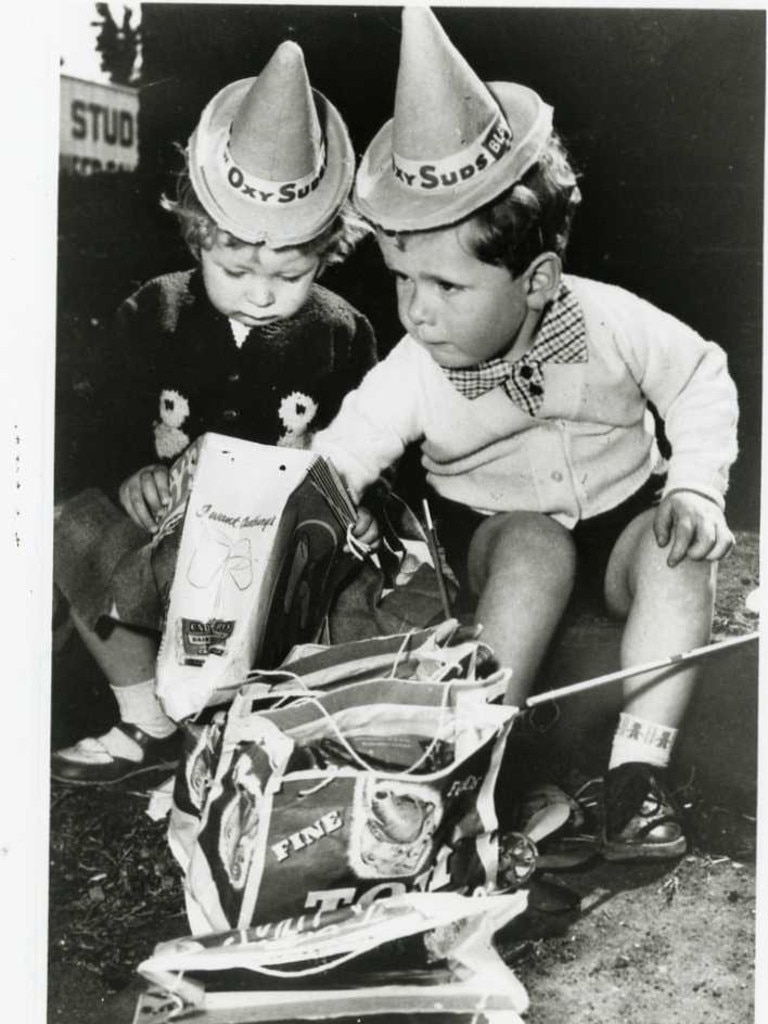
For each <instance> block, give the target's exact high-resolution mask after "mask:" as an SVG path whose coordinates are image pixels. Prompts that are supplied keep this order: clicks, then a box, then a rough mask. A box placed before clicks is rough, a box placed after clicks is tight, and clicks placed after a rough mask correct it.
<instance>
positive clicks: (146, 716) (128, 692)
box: [110, 679, 176, 740]
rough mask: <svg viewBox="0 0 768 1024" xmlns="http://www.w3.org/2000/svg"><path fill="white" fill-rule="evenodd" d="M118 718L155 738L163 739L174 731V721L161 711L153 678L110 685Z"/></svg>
mask: <svg viewBox="0 0 768 1024" xmlns="http://www.w3.org/2000/svg"><path fill="white" fill-rule="evenodd" d="M110 689H111V690H112V693H113V694H114V695H115V700H116V701H117V706H118V708H119V709H120V718H121V719H122V720H123V721H124V722H130V723H131V724H132V725H138V727H139V728H140V729H143V730H144V732H145V733H147V735H149V736H153V737H154V738H155V739H157V740H161V739H164V738H165V737H166V736H170V735H171V733H172V732H175V731H176V723H175V722H174V721H173V720H172V719H170V718H169V717H168V715H166V713H165V712H164V711H163V708H162V705H161V704H160V701H159V700H158V699H157V697H156V696H155V680H154V679H146V680H144V682H143V683H133V684H132V685H131V686H111V687H110Z"/></svg>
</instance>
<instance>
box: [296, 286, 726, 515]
mask: <svg viewBox="0 0 768 1024" xmlns="http://www.w3.org/2000/svg"><path fill="white" fill-rule="evenodd" d="M565 280H566V283H567V285H568V287H569V288H570V289H571V291H572V292H573V294H574V295H575V296H576V298H577V300H578V301H579V303H580V305H581V308H582V311H583V313H584V321H585V327H586V332H587V343H588V352H589V358H588V361H587V362H585V363H560V364H558V363H546V364H545V365H544V386H545V394H544V402H543V405H542V407H541V409H540V411H539V412H538V414H537V415H536V416H535V417H532V416H529V415H528V414H527V413H525V412H523V411H522V410H521V409H519V408H518V407H517V406H516V405H515V404H514V403H513V402H512V401H511V400H510V399H509V398H508V397H507V394H506V392H505V391H504V389H503V388H501V387H497V388H494V389H493V390H491V391H488V392H486V393H485V394H484V395H483V396H481V397H480V398H476V399H473V400H469V399H467V398H464V397H463V396H462V395H461V394H459V392H458V391H457V390H456V389H455V388H454V387H453V385H452V384H451V383H450V382H449V380H448V379H447V377H446V376H445V374H444V373H443V371H442V370H441V369H440V367H439V366H438V365H437V364H436V363H435V362H434V361H433V359H432V358H431V356H430V355H429V353H428V352H427V351H426V349H425V348H423V347H422V346H421V345H419V344H418V343H417V342H416V341H414V340H413V339H412V338H411V337H410V336H408V335H406V336H405V337H404V338H403V339H402V340H401V341H400V342H399V343H398V344H397V345H396V346H395V348H394V349H393V350H392V351H391V353H390V354H389V355H388V356H387V358H386V359H385V360H383V361H382V362H381V363H379V365H378V366H376V367H374V368H373V369H372V370H370V371H369V373H368V374H367V375H366V377H365V378H364V379H363V381H362V383H361V384H360V386H359V387H358V388H357V389H356V390H355V391H353V392H351V393H350V394H349V395H347V397H346V398H345V399H344V401H343V403H342V406H341V409H340V411H339V413H338V415H337V416H336V418H335V419H334V420H333V422H332V423H331V424H330V426H329V427H327V428H326V429H325V430H322V431H320V432H319V433H318V434H316V435H315V438H314V441H313V448H314V449H315V450H317V451H320V452H322V453H323V454H325V455H327V456H330V458H331V459H332V460H333V462H334V463H335V465H336V466H337V468H338V469H339V471H340V472H341V473H342V475H343V476H344V478H345V479H346V481H347V483H348V485H349V487H350V489H351V490H352V491H353V492H354V493H355V495H356V496H359V495H360V493H361V492H362V490H363V489H364V488H365V487H366V486H367V485H368V484H369V483H371V482H372V481H373V480H375V479H376V478H377V477H378V476H379V474H380V472H381V471H382V470H383V469H384V468H386V467H387V466H389V465H390V464H391V463H393V462H394V461H395V460H396V459H398V458H399V456H400V455H401V454H402V453H403V450H404V448H405V446H406V445H407V444H409V443H410V442H413V441H418V440H420V441H421V451H422V465H423V466H424V469H425V470H426V477H427V481H428V483H429V484H430V485H431V486H432V487H433V488H434V489H435V491H437V492H438V493H439V494H441V495H443V496H444V497H445V498H448V499H450V500H452V501H456V502H459V503H461V504H463V505H468V506H470V507H471V508H474V509H476V510H478V511H480V512H485V513H493V512H499V511H509V510H513V509H516V510H533V511H539V512H543V513H546V514H548V515H551V516H552V517H553V518H554V519H556V520H557V521H559V522H560V523H562V524H563V525H564V526H567V527H571V526H572V525H573V524H574V523H575V522H576V521H578V520H579V519H586V518H589V517H591V516H595V515H597V514H599V513H601V512H604V511H607V510H608V509H611V508H613V507H615V506H616V505H618V504H620V503H621V502H622V501H623V500H624V499H625V498H627V497H629V496H630V495H631V494H632V493H633V492H634V491H635V490H637V488H638V487H639V486H641V485H642V484H643V483H644V482H645V481H646V480H647V478H648V477H649V476H650V474H651V473H652V472H653V471H654V470H658V469H659V468H661V467H662V465H663V464H662V460H661V456H660V454H659V451H658V448H657V445H656V441H655V436H654V428H653V421H652V416H651V413H650V410H649V409H648V402H649V401H651V402H653V403H654V405H655V406H656V408H657V410H658V412H659V413H660V415H661V417H662V418H663V420H664V423H665V430H666V434H667V436H668V439H669V441H670V443H671V446H672V456H671V459H670V461H669V463H668V466H667V467H666V468H667V474H668V475H667V483H666V488H665V493H668V492H669V491H672V490H678V489H681V488H684V489H688V490H694V491H697V492H699V493H700V494H703V495H705V496H706V497H708V498H710V499H712V500H713V501H715V502H716V503H717V504H718V505H720V506H721V507H722V506H723V497H724V494H725V491H726V489H727V484H728V471H729V468H730V466H731V464H732V463H733V461H734V459H735V458H736V453H737V439H736V424H737V419H738V401H737V396H736V389H735V386H734V384H733V381H732V380H731V378H730V376H729V374H728V370H727V360H726V355H725V353H724V352H723V350H722V349H721V348H720V347H719V346H718V345H716V344H715V343H713V342H708V341H705V340H704V339H703V338H702V337H701V336H700V335H698V334H697V333H696V332H695V331H694V330H692V329H691V328H690V327H688V326H686V325H685V324H683V323H681V322H680V321H679V320H677V319H675V318H674V317H672V316H670V315H669V314H667V313H664V312H662V311H661V310H659V309H657V308H656V307H654V306H653V305H651V304H650V303H649V302H646V301H645V300H643V299H641V298H639V297H638V296H636V295H633V294H632V293H630V292H628V291H625V290H624V289H622V288H618V287H615V286H613V285H607V284H603V283H600V282H596V281H590V280H587V279H585V278H578V277H573V276H571V275H568V276H566V278H565Z"/></svg>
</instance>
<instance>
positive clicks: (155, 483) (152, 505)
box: [118, 463, 171, 533]
mask: <svg viewBox="0 0 768 1024" xmlns="http://www.w3.org/2000/svg"><path fill="white" fill-rule="evenodd" d="M118 494H119V497H120V504H121V505H122V506H123V508H124V509H125V511H126V512H127V513H128V515H129V516H130V517H131V519H132V520H133V521H134V523H136V525H137V526H143V527H144V529H145V530H149V532H150V533H155V532H156V531H157V524H158V521H159V520H160V519H161V518H162V515H163V513H164V512H165V510H166V508H167V507H168V505H169V504H170V501H171V492H170V490H169V488H168V467H167V466H163V465H162V464H159V463H158V464H157V465H154V466H145V467H144V469H140V470H139V471H138V472H137V473H134V474H133V476H129V477H128V479H127V480H124V481H123V483H122V484H120V490H119V492H118Z"/></svg>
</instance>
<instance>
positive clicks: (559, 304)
mask: <svg viewBox="0 0 768 1024" xmlns="http://www.w3.org/2000/svg"><path fill="white" fill-rule="evenodd" d="M355 200H356V203H357V206H358V208H359V209H360V211H361V212H362V213H363V215H364V216H365V217H366V218H367V219H368V220H370V221H371V223H372V224H373V225H375V227H376V230H377V238H378V241H379V246H380V248H381V252H382V255H383V258H384V261H385V263H386V265H387V266H388V267H389V269H390V270H391V271H392V273H393V274H394V276H395V281H396V287H397V297H398V308H399V313H400V318H401V321H402V324H403V327H404V328H405V330H406V331H407V334H406V336H405V337H404V338H403V339H402V341H400V343H399V344H398V345H396V346H395V348H394V349H393V350H392V352H391V353H390V354H389V355H388V356H387V358H386V359H385V360H383V362H382V363H380V364H379V365H378V366H377V367H375V368H374V369H372V370H371V371H370V372H369V374H368V375H367V376H366V378H365V380H364V381H363V383H362V384H361V386H360V387H359V388H358V389H357V390H356V391H354V392H352V393H351V394H350V395H349V396H347V398H346V399H345V400H344V402H343V404H342V408H341V411H340V413H339V415H338V417H337V418H336V419H335V420H334V422H333V423H332V424H331V426H330V427H329V428H327V429H326V430H324V431H321V432H319V433H318V434H317V435H316V436H315V439H314V441H313V447H315V448H317V450H319V451H322V452H323V453H324V454H326V455H328V456H330V458H331V459H332V460H333V461H334V463H335V464H336V465H337V467H338V468H339V470H340V471H341V472H342V474H343V475H344V476H345V478H346V480H347V483H348V485H349V486H350V488H351V489H352V490H353V491H355V492H356V493H357V494H360V493H362V491H363V489H364V488H365V487H366V486H367V485H368V484H369V483H370V481H371V480H373V479H375V478H376V477H377V476H378V474H379V473H380V472H381V470H382V469H383V468H384V467H385V466H388V465H389V464H390V463H392V462H393V461H395V460H396V459H397V458H398V457H399V456H400V455H401V454H402V452H403V450H404V448H405V446H406V445H407V444H409V443H410V442H413V441H421V452H422V465H423V467H424V469H425V471H426V480H427V483H428V485H429V486H430V487H431V488H432V490H433V492H434V496H433V502H434V509H435V512H436V519H438V520H439V528H440V536H441V540H442V542H443V544H444V546H445V548H446V554H447V557H448V559H449V561H450V563H451V565H452V567H453V568H454V570H455V572H456V575H457V576H458V578H459V580H460V581H461V583H462V584H463V586H464V589H465V591H467V592H468V593H469V595H470V597H471V598H472V600H473V602H474V604H475V618H476V621H477V622H478V623H481V624H482V625H483V627H484V631H483V637H484V638H485V639H487V641H488V643H489V644H490V645H491V646H492V647H493V649H494V651H495V653H496V655H497V656H498V658H499V660H500V661H501V663H502V664H503V665H506V666H509V667H510V668H511V669H512V671H513V677H512V682H511V685H510V689H509V692H508V695H507V699H508V700H509V701H510V702H511V703H513V704H520V703H521V702H522V700H523V699H524V698H525V696H526V695H527V693H528V692H529V689H530V687H531V685H532V683H533V681H534V677H535V674H536V670H537V668H538V666H539V664H540V662H541V659H542V657H543V655H544V653H545V652H546V649H547V646H548V644H549V642H550V640H551V638H552V636H553V633H554V631H555V628H556V626H557V624H558V622H559V620H560V618H561V616H562V613H563V611H564V609H565V607H566V604H567V602H568V600H569V597H570V594H571V591H572V588H573V586H574V582H575V581H576V580H577V579H580V580H584V579H586V580H587V582H588V584H590V585H591V586H592V588H594V589H597V590H598V592H599V593H600V595H601V596H602V597H603V598H604V601H605V604H606V606H607V608H608V610H609V611H610V612H611V613H613V614H615V615H618V616H620V617H622V618H624V619H625V620H626V626H625V629H624V633H623V640H622V651H621V656H622V664H623V665H624V666H630V665H639V664H643V663H646V662H650V661H655V660H658V659H661V658H664V657H666V656H668V655H672V654H675V653H678V652H680V651H685V650H688V649H690V648H693V647H697V646H700V645H702V644H704V643H706V642H707V641H708V639H709V633H710V627H711V621H712V612H713V598H714V586H715V568H716V563H717V561H718V560H719V559H720V558H721V557H722V556H723V555H725V554H726V553H727V552H728V550H729V549H730V547H731V545H732V544H733V536H732V534H731V532H730V530H729V528H728V526H727V523H726V520H725V516H724V511H723V508H724V501H723V495H724V493H725V490H726V486H727V480H728V470H729V467H730V465H731V463H732V462H733V460H734V458H735V456H736V421H737V412H738V407H737V400H736V393H735V388H734V385H733V383H732V381H731V379H730V377H729V375H728V372H727V367H726V357H725V354H724V352H723V351H722V349H720V348H719V347H718V346H717V345H715V344H713V343H711V342H707V341H704V339H702V338H701V337H700V336H699V335H698V334H696V333H695V332H694V331H693V330H692V329H691V328H689V327H687V326H686V325H684V324H682V323H680V322H679V321H678V320H676V319H674V318H673V317H671V316H669V315H668V314H666V313H663V312H661V311H660V310H658V309H656V308H655V307H653V306H652V305H650V304H649V303H647V302H645V301H644V300H642V299H640V298H638V297H637V296H635V295H632V294H630V293H628V292H626V291H624V290H623V289H620V288H616V287H613V286H610V285H606V284H602V283H599V282H596V281H589V280H586V279H583V278H577V277H573V276H570V275H565V274H563V272H562V259H563V256H564V253H565V249H566V244H567V240H568V233H569V229H570V223H571V219H572V216H573V212H574V210H575V208H576V205H577V204H578V201H579V192H578V188H577V185H576V179H575V176H574V174H573V172H572V170H571V168H570V166H569V163H568V160H567V157H566V155H565V152H564V150H563V148H562V146H561V145H560V143H559V141H558V140H557V137H556V136H555V135H554V134H553V132H552V110H551V108H549V107H548V106H547V105H546V104H544V103H543V102H542V100H541V99H540V98H539V96H538V95H536V93H534V92H532V91H531V90H530V89H527V88H525V87H523V86H520V85H516V84H514V83H511V82H497V83H493V84H492V85H490V86H486V85H484V84H483V83H482V82H481V81H480V80H479V79H478V78H477V76H476V75H475V74H474V72H473V71H472V69H471V68H470V67H469V66H468V65H467V63H466V62H465V61H464V60H463V58H462V57H461V56H460V55H459V54H458V52H457V51H456V50H455V49H454V47H453V46H452V45H451V43H450V41H449V40H448V39H447V37H446V36H445V34H444V33H443V31H442V29H441V28H440V26H439V25H438V23H437V21H436V20H435V18H434V16H433V15H432V14H431V13H430V12H429V10H428V9H425V8H406V9H405V10H404V14H403V37H402V50H401V63H400V68H399V73H398V81H397V94H396V99H395V112H394V118H393V120H392V121H390V122H388V123H387V124H386V125H385V126H384V127H383V128H382V129H381V131H380V132H379V133H378V135H377V136H376V137H375V138H374V140H373V141H372V143H371V145H370V147H369V148H368V150H367V152H366V153H365V155H364V157H363V160H362V163H361V166H360V170H359V172H358V176H357V182H356V190H355ZM649 401H650V402H653V404H654V405H655V406H656V408H657V409H658V411H659V413H660V414H661V415H662V417H663V418H664V419H665V425H666V432H667V435H668V438H669V440H670V442H671V445H672V455H671V458H670V460H669V463H668V466H667V467H666V470H665V471H664V467H663V465H662V461H661V458H660V455H659V452H658V449H657V446H656V441H655V437H654V430H653V425H652V419H651V414H650V412H649V409H648V403H649ZM662 473H665V475H662ZM694 673H695V670H694V669H691V668H689V667H684V668H677V669H673V670H666V671H665V672H663V673H658V672H657V673H646V674H644V675H639V676H637V677H635V678H634V679H633V680H632V681H631V682H628V683H627V684H626V689H625V704H624V712H623V713H622V715H621V717H620V721H619V723H618V726H617V730H616V734H615V738H614V742H613V748H612V753H611V757H610V763H609V765H608V771H607V774H606V776H605V780H604V781H605V800H606V829H605V835H604V837H603V845H602V852H603V854H604V856H606V857H607V858H612V859H617V860H618V859H632V858H652V857H671V856H676V855H679V854H680V853H681V852H683V851H684V850H685V848H686V840H685V836H684V834H683V831H682V828H681V824H680V822H679V820H678V816H677V814H676V811H675V809H674V807H673V805H672V804H671V802H670V800H669V798H668V796H667V794H666V790H665V782H664V769H665V768H666V766H667V764H668V763H669V759H670V754H671V751H672V747H673V744H674V742H675V737H676V735H677V731H678V727H679V726H680V724H681V722H682V718H683V715H684V712H685V709H686V706H687V703H688V699H689V696H690V693H691V689H692V685H693V682H694V678H695V675H694Z"/></svg>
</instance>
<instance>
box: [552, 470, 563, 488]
mask: <svg viewBox="0 0 768 1024" xmlns="http://www.w3.org/2000/svg"><path fill="white" fill-rule="evenodd" d="M551 476H552V479H553V480H554V481H555V483H558V484H559V483H560V481H561V480H562V479H563V474H562V473H561V472H560V470H559V469H556V470H555V471H554V473H552V474H551Z"/></svg>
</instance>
